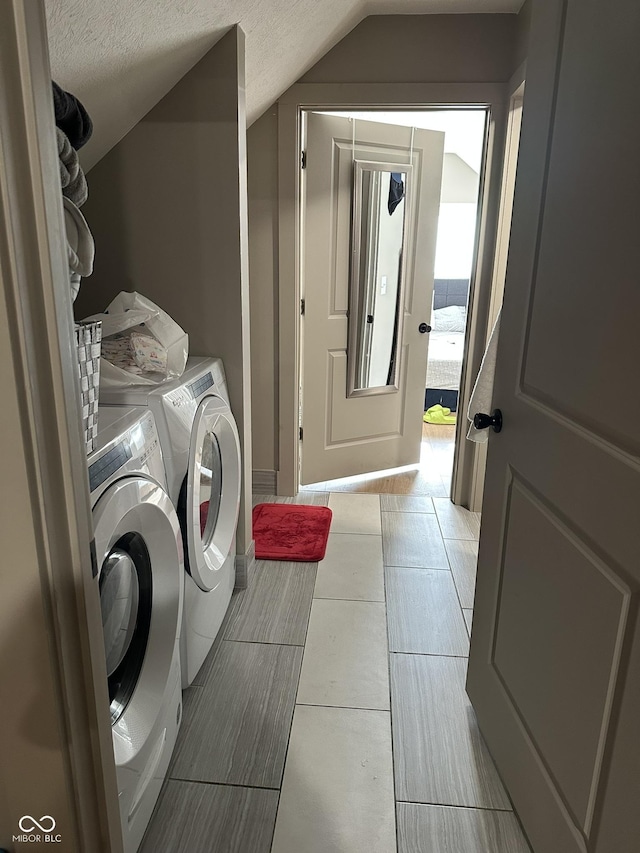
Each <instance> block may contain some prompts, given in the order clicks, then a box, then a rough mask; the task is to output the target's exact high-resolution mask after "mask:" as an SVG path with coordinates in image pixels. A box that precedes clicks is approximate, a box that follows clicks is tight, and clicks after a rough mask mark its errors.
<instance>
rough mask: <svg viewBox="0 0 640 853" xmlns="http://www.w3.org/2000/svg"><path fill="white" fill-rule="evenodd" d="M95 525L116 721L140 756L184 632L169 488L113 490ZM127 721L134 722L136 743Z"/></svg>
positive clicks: (129, 482) (178, 542) (128, 484)
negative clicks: (182, 628)
mask: <svg viewBox="0 0 640 853" xmlns="http://www.w3.org/2000/svg"><path fill="white" fill-rule="evenodd" d="M93 525H94V535H95V543H96V555H97V558H98V566H99V567H100V570H99V574H98V584H99V590H100V607H101V610H102V629H103V633H104V641H105V653H106V660H107V675H108V679H109V698H110V701H111V722H112V725H114V732H117V730H118V729H119V728H122V734H123V736H124V737H123V740H124V741H125V742H126V743H127V744H128V745H129V747H130V748H131V749H132V750H133V751H135V749H136V744H135V743H134V742H133V741H134V740H135V739H136V738H139V739H140V743H141V742H143V741H144V738H145V737H146V736H147V735H148V731H150V729H151V727H152V725H153V722H154V721H155V719H156V717H157V715H158V712H159V710H160V706H161V702H162V698H163V695H164V692H165V690H166V686H167V683H168V681H169V677H170V669H171V665H172V660H173V656H174V650H175V645H176V638H177V637H178V636H179V634H180V623H181V620H182V600H183V590H184V583H183V576H182V572H183V570H184V569H183V559H182V554H183V549H182V538H181V534H180V526H179V523H178V518H177V516H176V513H175V510H174V508H173V505H172V503H171V501H170V500H169V496H168V495H167V493H166V492H165V491H164V489H162V488H161V487H160V486H159V485H158V484H157V483H155V482H154V481H152V480H147V479H146V478H143V477H124V478H123V479H122V480H118V481H117V482H116V483H114V484H113V485H112V486H110V487H109V488H108V489H107V490H106V491H105V492H104V493H103V494H102V496H101V497H100V498H99V500H98V502H97V503H96V505H95V506H94V509H93ZM128 717H131V719H132V720H133V719H135V720H136V721H137V722H136V726H135V729H136V732H135V738H134V737H133V736H132V733H131V730H130V727H129V725H128V723H127V718H128ZM140 743H138V744H137V746H140Z"/></svg>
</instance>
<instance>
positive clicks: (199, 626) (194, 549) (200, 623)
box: [100, 358, 241, 687]
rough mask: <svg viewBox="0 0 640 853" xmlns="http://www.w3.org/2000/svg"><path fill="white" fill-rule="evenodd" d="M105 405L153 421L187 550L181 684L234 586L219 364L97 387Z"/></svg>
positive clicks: (226, 411) (236, 463)
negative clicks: (141, 409)
mask: <svg viewBox="0 0 640 853" xmlns="http://www.w3.org/2000/svg"><path fill="white" fill-rule="evenodd" d="M100 394H101V398H102V399H103V401H104V402H105V403H108V404H109V405H128V406H133V405H135V406H147V407H148V408H150V409H151V411H152V412H153V414H154V416H155V420H156V424H157V427H158V435H159V437H160V443H161V446H162V455H163V459H164V464H165V469H166V474H167V486H168V490H169V495H170V497H171V500H172V501H173V502H174V505H175V507H176V510H177V512H178V517H179V519H180V525H181V528H182V536H183V542H184V552H185V561H184V562H185V570H186V571H185V589H184V615H183V623H182V631H181V642H180V651H181V665H182V685H183V687H188V686H189V684H191V683H192V681H193V679H194V678H195V676H196V674H197V672H198V670H199V669H200V667H201V666H202V664H203V663H204V660H205V658H206V656H207V654H208V652H209V650H210V649H211V646H212V645H213V642H214V640H215V638H216V636H217V634H218V631H219V630H220V626H221V625H222V620H223V619H224V615H225V613H226V611H227V608H228V606H229V601H230V600H231V594H232V592H233V587H234V585H235V551H236V528H237V524H238V512H239V506H240V486H241V461H240V439H239V436H238V429H237V427H236V423H235V420H234V418H233V415H232V413H231V409H230V406H229V396H228V393H227V384H226V380H225V374H224V367H223V365H222V361H221V360H220V359H218V358H213V359H211V358H190V359H189V360H188V361H187V366H186V369H185V372H184V373H183V375H182V376H181V377H180V378H179V379H176V380H173V381H171V382H165V383H162V384H161V385H157V386H153V387H151V386H144V385H137V386H136V385H132V386H129V387H124V388H117V389H116V388H104V389H103V388H101V389H100Z"/></svg>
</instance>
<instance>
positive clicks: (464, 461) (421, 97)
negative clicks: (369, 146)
mask: <svg viewBox="0 0 640 853" xmlns="http://www.w3.org/2000/svg"><path fill="white" fill-rule="evenodd" d="M509 94H510V92H509V90H508V84H507V83H492V82H490V83H297V84H296V85H294V86H292V87H291V88H290V89H289V90H288V91H287V92H285V93H284V95H283V96H282V97H281V98H280V100H279V102H278V304H279V317H278V320H279V326H278V330H279V341H278V355H279V365H278V388H279V400H278V416H279V417H278V421H279V433H278V458H277V467H278V474H277V494H279V495H296V494H297V492H298V488H299V456H298V442H299V404H300V393H299V389H300V315H299V305H300V290H301V287H300V284H301V283H300V276H301V271H300V227H299V223H300V210H301V193H300V157H299V153H300V151H301V146H302V140H301V135H302V121H301V116H302V111H303V110H307V109H353V108H358V107H362V108H367V109H375V108H379V109H387V110H389V109H391V110H392V109H428V108H429V107H438V108H442V107H447V106H449V107H463V106H486V107H488V109H489V115H490V124H489V132H488V137H487V150H486V158H485V162H486V169H485V180H484V182H483V188H482V193H481V208H480V218H479V224H478V228H479V242H478V252H477V258H476V266H475V270H474V274H473V280H472V292H471V294H470V298H471V299H472V300H473V301H472V305H471V313H472V316H471V333H470V335H469V336H468V340H467V351H466V354H465V362H466V370H465V375H464V376H463V379H462V385H461V394H460V405H459V411H461V412H466V408H467V404H468V400H469V396H470V394H471V389H472V385H473V378H474V377H475V376H476V374H477V371H478V369H479V366H480V362H481V360H482V355H483V352H484V347H483V343H484V341H485V340H486V333H487V322H488V311H489V303H490V287H491V280H492V269H493V258H494V250H495V239H496V227H497V218H498V208H499V200H500V177H501V162H502V156H503V151H504V138H505V128H506V116H507V104H508V100H509ZM463 421H464V419H463V418H460V419H459V422H458V427H457V430H458V441H457V446H458V452H457V454H456V457H457V458H456V465H455V469H454V477H453V484H452V498H453V500H454V502H455V503H459V504H461V505H463V506H468V505H469V503H470V501H471V499H472V471H473V466H474V461H473V457H474V453H475V447H474V446H469V445H470V442H464V441H463V440H461V436H460V431H461V429H462V427H463V426H464V423H463Z"/></svg>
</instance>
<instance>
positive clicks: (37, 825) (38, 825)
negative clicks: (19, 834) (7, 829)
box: [18, 814, 56, 832]
mask: <svg viewBox="0 0 640 853" xmlns="http://www.w3.org/2000/svg"><path fill="white" fill-rule="evenodd" d="M18 826H19V827H20V829H21V830H22V831H23V832H33V830H34V829H39V830H40V832H53V830H54V829H55V828H56V822H55V820H54V819H53V818H52V817H51V815H50V814H45V815H43V816H42V817H41V818H40V820H36V819H35V817H31V815H30V814H26V815H24V817H21V818H20V820H19V821H18Z"/></svg>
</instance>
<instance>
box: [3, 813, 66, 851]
mask: <svg viewBox="0 0 640 853" xmlns="http://www.w3.org/2000/svg"><path fill="white" fill-rule="evenodd" d="M18 826H19V827H20V830H21V834H19V835H14V836H13V837H12V841H20V842H22V843H23V844H25V843H38V844H60V842H61V841H62V836H61V835H60V834H59V833H57V834H54V829H55V828H56V821H55V818H53V817H51V815H50V814H45V815H42V817H40V818H35V817H33V815H30V814H25V815H23V816H22V817H21V818H20V820H19V821H18Z"/></svg>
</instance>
